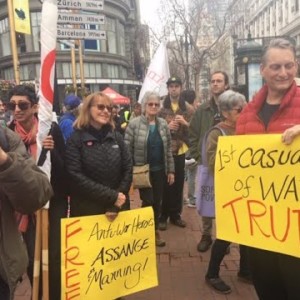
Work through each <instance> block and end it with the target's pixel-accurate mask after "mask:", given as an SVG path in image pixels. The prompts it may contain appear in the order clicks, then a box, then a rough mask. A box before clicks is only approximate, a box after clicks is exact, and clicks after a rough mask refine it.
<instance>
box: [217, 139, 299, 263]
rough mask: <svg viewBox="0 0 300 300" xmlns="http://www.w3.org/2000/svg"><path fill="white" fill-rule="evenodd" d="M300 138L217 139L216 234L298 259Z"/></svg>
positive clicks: (220, 237)
mask: <svg viewBox="0 0 300 300" xmlns="http://www.w3.org/2000/svg"><path fill="white" fill-rule="evenodd" d="M299 146H300V138H297V139H296V140H295V141H294V142H293V143H292V144H291V145H289V146H286V145H284V144H283V143H282V142H281V135H280V134H272V135H271V134H270V135H245V136H227V137H220V138H219V140H218V149H217V153H216V164H215V195H216V224H217V238H219V239H223V240H228V241H232V242H236V243H239V244H243V245H248V246H253V247H256V248H261V249H266V250H271V251H275V252H280V253H285V254H289V255H292V256H296V257H300V168H299V167H300V147H299Z"/></svg>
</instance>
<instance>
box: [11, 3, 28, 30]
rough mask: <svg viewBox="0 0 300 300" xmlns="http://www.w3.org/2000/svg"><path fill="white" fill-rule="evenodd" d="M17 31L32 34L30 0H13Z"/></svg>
mask: <svg viewBox="0 0 300 300" xmlns="http://www.w3.org/2000/svg"><path fill="white" fill-rule="evenodd" d="M13 9H14V22H15V31H17V32H21V33H26V34H31V27H30V12H29V5H28V0H13Z"/></svg>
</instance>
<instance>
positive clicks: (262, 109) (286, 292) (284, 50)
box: [236, 39, 300, 300]
mask: <svg viewBox="0 0 300 300" xmlns="http://www.w3.org/2000/svg"><path fill="white" fill-rule="evenodd" d="M297 71H298V63H297V61H296V51H295V47H294V45H293V44H291V43H290V42H289V41H288V40H285V39H275V40H272V41H271V42H270V44H269V45H268V46H267V47H266V48H265V50H264V53H263V56H262V63H261V67H260V72H261V75H262V77H263V78H264V80H265V83H266V84H265V85H264V86H263V87H262V88H261V89H260V90H259V91H258V92H257V94H256V95H255V96H254V98H253V100H252V101H251V102H250V103H249V104H248V106H247V107H246V108H245V109H244V111H243V112H242V114H241V115H240V118H239V120H238V122H237V127H236V133H237V134H260V133H261V134H266V133H279V132H281V133H282V142H283V143H285V144H290V143H292V141H293V140H294V138H295V137H296V136H298V135H299V134H300V125H298V124H300V87H297V85H296V83H295V80H294V79H295V76H296V74H297ZM249 258H250V265H251V269H252V270H251V271H252V276H253V283H254V286H255V289H256V292H257V294H258V296H259V298H260V299H267V300H268V299H280V300H281V299H282V300H296V299H299V298H300V284H299V282H300V281H299V280H300V279H299V278H300V258H296V257H292V256H289V255H284V254H281V253H276V252H272V251H266V250H262V249H255V248H250V249H249Z"/></svg>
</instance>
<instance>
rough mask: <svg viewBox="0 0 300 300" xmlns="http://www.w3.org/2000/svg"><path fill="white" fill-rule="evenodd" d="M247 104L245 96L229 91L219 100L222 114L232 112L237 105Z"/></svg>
mask: <svg viewBox="0 0 300 300" xmlns="http://www.w3.org/2000/svg"><path fill="white" fill-rule="evenodd" d="M245 103H246V98H245V96H244V95H242V94H240V93H238V92H234V91H232V90H228V91H225V92H223V93H222V94H221V95H220V96H219V98H218V105H219V110H220V112H222V111H230V110H231V109H233V108H234V107H235V106H237V105H239V104H240V105H243V104H245Z"/></svg>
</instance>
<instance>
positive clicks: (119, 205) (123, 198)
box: [114, 193, 126, 209]
mask: <svg viewBox="0 0 300 300" xmlns="http://www.w3.org/2000/svg"><path fill="white" fill-rule="evenodd" d="M125 201H126V196H125V195H124V194H123V193H119V194H118V198H117V201H116V202H115V204H114V206H116V207H117V208H119V209H121V208H122V205H123V204H124V203H125Z"/></svg>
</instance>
